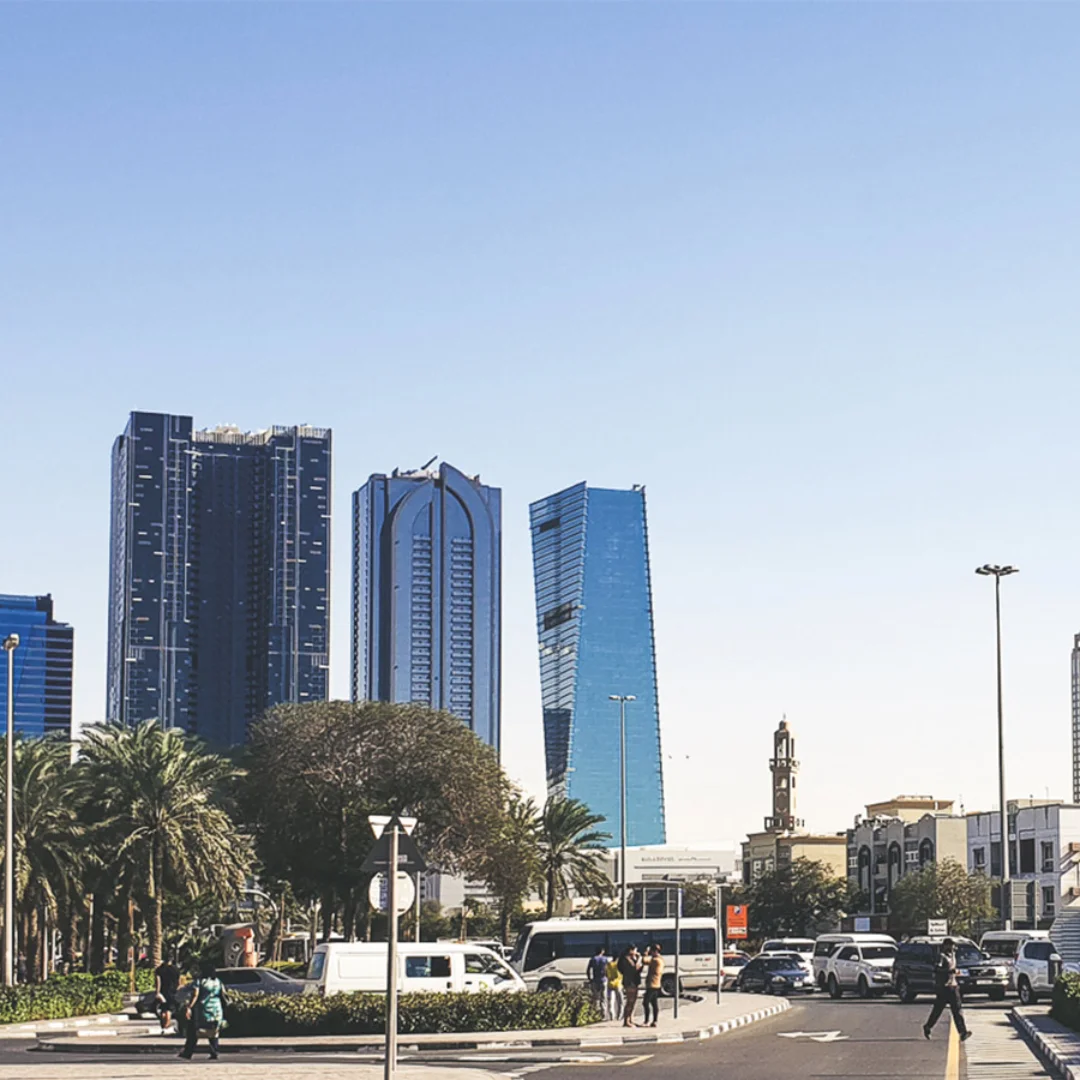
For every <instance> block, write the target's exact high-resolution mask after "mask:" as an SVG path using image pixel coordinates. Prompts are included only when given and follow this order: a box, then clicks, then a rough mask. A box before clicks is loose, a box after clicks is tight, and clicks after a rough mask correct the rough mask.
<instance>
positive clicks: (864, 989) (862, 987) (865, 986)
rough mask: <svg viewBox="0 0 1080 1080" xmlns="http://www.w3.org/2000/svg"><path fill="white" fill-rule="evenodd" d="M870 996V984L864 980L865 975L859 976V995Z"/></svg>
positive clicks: (862, 996)
mask: <svg viewBox="0 0 1080 1080" xmlns="http://www.w3.org/2000/svg"><path fill="white" fill-rule="evenodd" d="M869 996H870V984H869V983H868V982H867V981H866V976H865V975H860V976H859V997H861V998H868V997H869Z"/></svg>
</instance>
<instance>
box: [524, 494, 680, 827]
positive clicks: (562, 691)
mask: <svg viewBox="0 0 1080 1080" xmlns="http://www.w3.org/2000/svg"><path fill="white" fill-rule="evenodd" d="M529 521H530V526H531V529H532V542H533V571H534V576H535V580H536V620H537V631H538V633H539V637H540V684H541V693H542V697H543V706H544V745H545V751H546V759H547V777H548V789H549V791H550V792H551V793H552V794H558V795H563V796H566V797H568V798H572V799H580V800H581V801H582V802H583V803H585V804H586V805H587V806H588V807H589V808H590V809H591V810H592V811H593V812H594V813H596V814H603V815H604V817H605V818H606V819H607V824H606V826H605V829H606V831H607V832H609V833H611V835H612V838H613V839H612V842H613V843H617V842H618V838H619V706H618V704H617V703H616V702H613V701H611V700H609V695H611V694H626V695H629V694H632V695H634V697H635V698H636V700H635V701H632V702H628V703H627V706H626V758H627V813H626V822H627V824H626V829H627V840H628V843H630V844H633V845H638V844H662V843H664V838H665V832H664V782H663V770H662V766H661V759H660V714H659V707H658V704H657V692H656V651H655V647H654V642H653V610H652V586H651V584H650V580H649V541H648V530H647V528H646V523H645V489H644V488H640V487H635V488H634V489H633V490H632V491H610V490H606V489H604V488H590V487H587V486H586V485H585V484H578V485H576V486H575V487H572V488H567V489H566V490H565V491H560V492H559V493H558V494H557V495H551V496H549V497H548V498H546V499H541V500H540V501H539V502H535V503H533V504H532V506H530V507H529Z"/></svg>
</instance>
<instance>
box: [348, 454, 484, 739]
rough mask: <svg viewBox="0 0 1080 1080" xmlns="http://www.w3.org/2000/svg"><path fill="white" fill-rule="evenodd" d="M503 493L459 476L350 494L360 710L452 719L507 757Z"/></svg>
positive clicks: (381, 481) (404, 476)
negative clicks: (422, 711)
mask: <svg viewBox="0 0 1080 1080" xmlns="http://www.w3.org/2000/svg"><path fill="white" fill-rule="evenodd" d="M501 552H502V492H501V491H500V490H499V489H498V488H494V487H489V486H488V485H486V484H481V483H480V480H479V478H478V477H469V476H466V475H465V474H464V473H462V472H459V471H458V470H457V469H455V468H453V467H452V466H450V465H447V464H445V463H444V464H442V465H440V467H439V470H438V472H429V471H424V470H417V471H415V472H407V473H401V472H397V471H395V472H394V473H393V474H392V475H390V476H384V475H375V476H372V477H371V478H370V479H369V480H368V482H367V483H366V484H365V485H364V486H363V487H362V488H360V489H359V490H358V491H356V492H354V493H353V611H352V626H353V648H352V697H353V700H354V701H359V700H362V699H367V700H370V701H416V702H422V703H423V704H425V705H429V706H431V707H432V708H437V709H445V710H447V711H448V712H451V713H453V714H454V715H455V716H457V717H459V718H460V719H461V720H463V721H464V722H465V723H466V724H467V725H468V726H469V727H470V728H471V729H472V730H473V731H474V732H475V733H476V734H477V735H478V736H479V737H480V738H481V739H483V741H484V742H486V743H488V744H489V745H490V746H492V747H494V748H495V750H496V751H498V750H499V746H500V679H501V644H500V634H501V618H502V613H501V587H502V586H501V575H502V563H501Z"/></svg>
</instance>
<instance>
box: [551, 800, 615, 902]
mask: <svg viewBox="0 0 1080 1080" xmlns="http://www.w3.org/2000/svg"><path fill="white" fill-rule="evenodd" d="M604 820H605V818H604V817H603V816H602V815H600V814H594V813H593V812H592V811H591V810H590V809H589V808H588V807H587V806H586V805H585V804H584V803H583V802H580V801H578V800H577V799H564V798H562V797H560V796H555V797H553V798H550V799H548V801H547V802H546V803H545V804H544V810H543V813H542V814H541V815H540V869H541V882H540V883H541V889H542V893H543V896H544V899H545V900H546V901H547V917H548V918H549V919H550V918H551V917H552V915H554V913H555V901H556V900H557V899H564V898H566V897H569V896H570V895H571V893H576V894H578V895H579V896H602V895H604V894H606V893H608V892H610V891H611V881H610V880H609V878H608V876H607V874H606V873H605V872H604V868H603V865H602V861H603V855H602V853H603V851H604V850H605V849H604V841H605V840H610V839H611V835H610V833H606V832H598V831H597V830H596V829H595V828H594V826H596V825H600V824H602V823H603V821H604Z"/></svg>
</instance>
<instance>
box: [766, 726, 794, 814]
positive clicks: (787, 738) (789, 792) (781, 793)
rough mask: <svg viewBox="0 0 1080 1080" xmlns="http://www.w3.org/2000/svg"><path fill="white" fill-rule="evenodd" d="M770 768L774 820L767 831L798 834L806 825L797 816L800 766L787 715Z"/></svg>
mask: <svg viewBox="0 0 1080 1080" xmlns="http://www.w3.org/2000/svg"><path fill="white" fill-rule="evenodd" d="M769 768H770V769H771V770H772V775H773V793H772V817H767V818H766V819H765V831H766V832H777V833H781V832H794V831H795V830H796V829H798V828H801V827H802V824H803V822H802V821H800V820H799V819H798V818H797V817H796V816H795V776H796V774H797V773H798V771H799V763H798V761H796V760H795V739H794V738H793V736H792V734H791V730H790V729H789V728H788V722H787V717H786V716H785V717H784V719H783V720H781V721H780V726H779V727H778V728H777V729H776V734H774V735H773V756H772V760H771V761H770V762H769Z"/></svg>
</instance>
